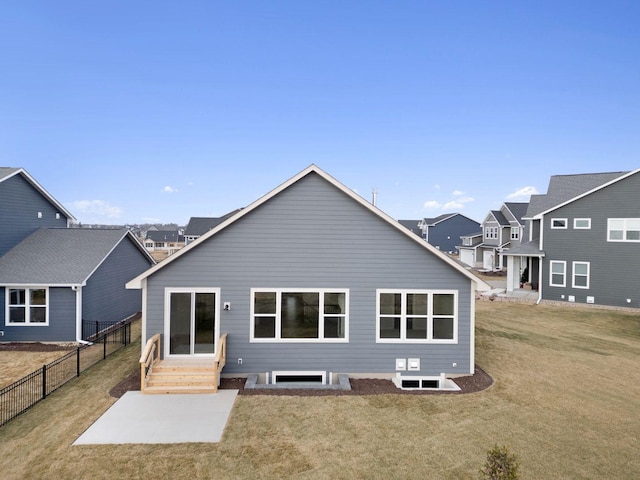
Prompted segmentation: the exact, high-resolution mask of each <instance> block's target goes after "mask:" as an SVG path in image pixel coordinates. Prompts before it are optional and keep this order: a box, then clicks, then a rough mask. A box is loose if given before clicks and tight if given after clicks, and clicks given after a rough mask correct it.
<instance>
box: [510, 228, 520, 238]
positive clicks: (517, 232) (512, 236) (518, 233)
mask: <svg viewBox="0 0 640 480" xmlns="http://www.w3.org/2000/svg"><path fill="white" fill-rule="evenodd" d="M514 233H515V235H514ZM511 240H520V227H511Z"/></svg>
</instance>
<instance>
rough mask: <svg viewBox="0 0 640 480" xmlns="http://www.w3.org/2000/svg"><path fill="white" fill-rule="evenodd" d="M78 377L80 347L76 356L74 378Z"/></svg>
mask: <svg viewBox="0 0 640 480" xmlns="http://www.w3.org/2000/svg"><path fill="white" fill-rule="evenodd" d="M79 376H80V347H78V349H77V354H76V377H79Z"/></svg>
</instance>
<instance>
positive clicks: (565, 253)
mask: <svg viewBox="0 0 640 480" xmlns="http://www.w3.org/2000/svg"><path fill="white" fill-rule="evenodd" d="M525 219H526V220H527V222H528V227H527V230H528V238H527V242H525V243H523V244H522V245H521V246H520V247H518V248H514V249H511V250H510V251H508V252H506V253H505V255H506V256H507V259H508V265H509V268H508V275H507V277H508V284H507V290H513V289H514V288H517V285H518V283H519V281H518V273H517V272H516V271H515V269H516V268H517V265H519V263H518V261H520V260H523V261H525V262H526V263H527V267H528V268H527V269H526V274H527V275H528V278H527V279H525V280H528V281H530V282H531V283H532V284H536V285H538V286H539V299H540V300H557V301H564V302H569V303H574V302H575V303H585V304H602V305H612V306H620V307H634V308H638V307H640V288H639V286H638V285H639V283H640V170H634V171H632V172H612V173H596V174H579V175H556V176H552V177H551V179H550V181H549V187H548V189H547V193H546V194H545V195H533V196H532V197H531V201H530V203H529V207H528V210H527V213H526V215H525ZM511 265H513V268H512V267H511ZM511 270H513V271H511Z"/></svg>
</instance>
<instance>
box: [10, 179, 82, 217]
mask: <svg viewBox="0 0 640 480" xmlns="http://www.w3.org/2000/svg"><path fill="white" fill-rule="evenodd" d="M16 175H22V176H23V177H24V178H25V180H27V182H29V183H30V184H31V186H33V187H34V188H35V189H36V190H38V191H39V192H40V194H42V196H44V197H45V198H46V199H47V200H48V201H49V202H51V204H53V205H54V206H55V207H56V208H57V209H58V210H59V211H60V213H62V214H64V216H65V217H67V218H68V219H69V220H71V221H74V222H75V221H76V220H77V219H76V217H74V216H73V215H72V214H71V212H69V210H67V209H66V208H65V207H64V205H62V204H61V203H60V202H58V201H57V200H56V199H55V198H53V195H51V194H50V193H49V192H47V191H46V190H45V189H44V188H43V187H42V185H40V184H39V183H38V182H36V180H35V179H34V178H33V177H32V176H31V175H29V174H28V173H27V171H26V170H25V169H24V168H14V167H0V183H2V182H4V181H5V180H8V179H9V178H11V177H14V176H16Z"/></svg>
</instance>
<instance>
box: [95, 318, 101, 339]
mask: <svg viewBox="0 0 640 480" xmlns="http://www.w3.org/2000/svg"><path fill="white" fill-rule="evenodd" d="M99 331H100V325H99V324H98V321H97V320H96V331H95V332H94V335H95V336H96V337H97V336H98V332H99Z"/></svg>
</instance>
